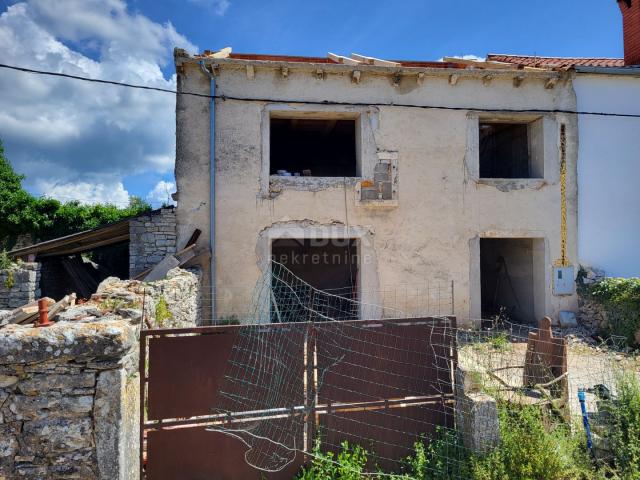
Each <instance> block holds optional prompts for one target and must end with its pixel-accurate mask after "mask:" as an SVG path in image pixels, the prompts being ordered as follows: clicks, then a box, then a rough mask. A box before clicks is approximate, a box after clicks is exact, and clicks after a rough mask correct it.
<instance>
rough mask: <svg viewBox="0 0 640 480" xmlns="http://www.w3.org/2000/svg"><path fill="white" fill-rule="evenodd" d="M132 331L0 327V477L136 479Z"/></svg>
mask: <svg viewBox="0 0 640 480" xmlns="http://www.w3.org/2000/svg"><path fill="white" fill-rule="evenodd" d="M137 358H138V348H137V341H136V334H135V328H134V327H132V326H131V325H130V323H129V322H128V321H125V320H122V319H111V320H103V321H100V322H95V321H93V322H82V321H74V322H59V323H56V324H55V325H53V326H51V327H47V328H34V327H31V326H30V327H27V326H18V325H9V326H5V327H3V328H1V329H0V479H3V480H4V479H62V478H64V479H101V480H102V479H104V480H106V479H109V480H124V479H134V480H135V479H137V478H139V475H138V458H139V456H138V455H139V454H138V452H139V447H138V425H139V410H138V398H139V378H138V376H137Z"/></svg>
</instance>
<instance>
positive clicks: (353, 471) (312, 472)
mask: <svg viewBox="0 0 640 480" xmlns="http://www.w3.org/2000/svg"><path fill="white" fill-rule="evenodd" d="M320 443H321V442H320V439H319V438H317V439H316V441H315V443H314V446H313V451H312V460H311V464H310V465H309V466H308V467H304V468H303V469H302V472H300V474H299V475H298V476H297V477H296V478H297V479H298V480H360V479H361V478H362V477H363V473H364V471H365V466H366V464H367V451H366V450H365V449H363V448H362V447H360V446H358V445H353V446H350V445H349V442H346V441H345V442H342V443H341V444H340V446H341V447H342V448H341V450H340V453H338V455H337V457H336V455H335V454H334V453H333V452H326V453H325V452H323V451H322V450H321V449H320Z"/></svg>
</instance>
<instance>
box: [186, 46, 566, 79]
mask: <svg viewBox="0 0 640 480" xmlns="http://www.w3.org/2000/svg"><path fill="white" fill-rule="evenodd" d="M245 57H251V58H245ZM263 57H264V58H263ZM265 58H266V59H265ZM174 59H175V65H176V67H179V66H181V65H183V64H187V63H191V64H197V63H198V62H204V63H207V64H214V65H217V66H219V67H222V68H232V69H234V68H236V69H240V68H246V66H247V65H253V66H255V67H259V68H265V69H281V68H283V67H286V68H287V69H290V70H302V71H313V70H318V69H321V70H323V71H325V72H335V73H344V72H353V71H354V70H358V71H362V72H368V73H372V74H379V75H398V74H401V75H402V74H406V75H417V74H418V73H424V74H428V75H451V74H452V73H453V72H452V71H455V74H457V75H460V76H465V77H484V76H486V75H491V76H492V77H502V76H513V75H526V76H528V77H529V78H545V79H547V78H559V77H561V76H563V75H566V73H564V72H560V71H556V70H551V69H545V70H542V69H540V70H535V71H532V70H523V69H521V68H518V67H517V66H516V65H514V67H513V69H506V68H504V67H503V68H496V69H491V68H469V65H468V64H462V63H459V64H458V63H452V62H409V61H405V62H404V63H401V65H400V66H393V67H388V66H380V65H367V64H360V65H349V64H344V63H337V62H333V61H331V60H330V59H328V58H322V57H289V56H281V55H267V56H260V55H250V54H232V55H229V56H228V57H227V58H215V57H205V56H202V55H189V54H188V53H187V52H186V51H184V50H181V49H176V50H175V51H174ZM303 59H304V60H303ZM316 60H317V62H315V61H316Z"/></svg>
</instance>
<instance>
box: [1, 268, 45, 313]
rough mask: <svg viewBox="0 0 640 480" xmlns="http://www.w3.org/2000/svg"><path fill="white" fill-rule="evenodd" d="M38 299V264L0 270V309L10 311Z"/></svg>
mask: <svg viewBox="0 0 640 480" xmlns="http://www.w3.org/2000/svg"><path fill="white" fill-rule="evenodd" d="M39 297H40V264H39V263H25V262H23V263H20V264H17V265H16V266H14V267H12V268H9V269H6V270H0V309H12V308H17V307H21V306H22V305H25V304H27V303H29V302H33V301H34V300H37V299H38V298H39Z"/></svg>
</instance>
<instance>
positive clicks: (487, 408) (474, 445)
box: [455, 366, 500, 454]
mask: <svg viewBox="0 0 640 480" xmlns="http://www.w3.org/2000/svg"><path fill="white" fill-rule="evenodd" d="M474 373H476V372H471V371H468V370H465V369H464V368H462V367H460V366H459V367H458V368H457V369H456V374H455V375H456V385H455V402H456V404H455V405H456V407H455V415H456V425H457V428H458V433H459V435H460V436H461V437H462V442H463V444H464V446H465V448H467V449H469V450H470V451H472V452H473V453H480V454H482V453H486V452H488V451H490V450H491V449H493V448H494V447H496V446H497V445H498V443H500V421H499V418H498V407H497V404H496V400H495V399H494V398H493V397H491V396H489V395H487V394H486V393H484V392H483V391H482V386H481V385H479V384H478V383H477V382H476V381H475V380H474V375H473V374H474Z"/></svg>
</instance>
